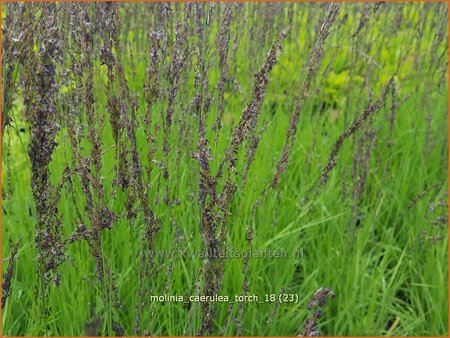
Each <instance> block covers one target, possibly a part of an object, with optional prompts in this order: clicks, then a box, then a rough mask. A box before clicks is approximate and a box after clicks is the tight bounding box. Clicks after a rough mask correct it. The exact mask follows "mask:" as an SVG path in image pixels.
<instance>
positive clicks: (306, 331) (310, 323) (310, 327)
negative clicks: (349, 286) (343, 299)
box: [299, 288, 334, 337]
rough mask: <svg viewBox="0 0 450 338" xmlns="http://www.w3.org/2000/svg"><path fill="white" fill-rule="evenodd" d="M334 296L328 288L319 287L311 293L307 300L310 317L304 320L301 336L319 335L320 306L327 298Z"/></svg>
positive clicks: (321, 314)
mask: <svg viewBox="0 0 450 338" xmlns="http://www.w3.org/2000/svg"><path fill="white" fill-rule="evenodd" d="M332 297H334V292H333V290H331V289H328V288H319V289H317V290H316V291H315V292H314V294H313V295H312V297H311V299H310V300H309V302H308V310H310V311H312V315H311V317H310V318H308V319H306V320H305V323H304V324H303V325H304V326H303V331H302V333H301V334H300V335H299V336H301V337H316V336H320V331H319V320H320V318H322V316H323V313H322V307H323V306H324V305H325V304H326V302H327V300H328V298H332Z"/></svg>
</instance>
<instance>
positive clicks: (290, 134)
mask: <svg viewBox="0 0 450 338" xmlns="http://www.w3.org/2000/svg"><path fill="white" fill-rule="evenodd" d="M340 8H341V4H340V3H339V2H336V3H332V4H331V5H330V7H329V9H328V13H327V15H326V17H325V19H324V20H323V22H322V25H321V27H320V30H319V33H318V37H317V41H316V44H315V47H314V49H313V50H312V52H311V54H310V57H309V61H308V68H307V70H306V77H305V79H304V80H303V84H302V87H301V89H300V93H299V95H298V96H297V97H296V98H295V101H294V102H295V110H294V112H293V113H292V114H291V116H290V119H289V125H288V129H287V131H286V138H285V142H284V146H283V150H282V152H281V156H280V159H279V161H278V164H277V171H276V173H275V175H274V177H273V178H272V183H271V186H272V188H275V187H276V186H278V183H279V181H280V178H281V176H282V175H283V174H284V172H285V171H286V169H287V165H288V162H289V156H290V152H291V148H292V147H293V145H294V142H295V139H296V135H297V125H298V121H299V119H300V114H301V111H302V109H303V104H304V101H305V99H306V96H307V95H308V92H309V90H310V87H311V85H312V83H313V81H314V79H315V77H316V74H317V71H318V68H319V66H320V63H321V61H322V57H323V48H324V44H325V41H326V39H327V37H328V35H329V34H330V30H331V27H332V26H333V24H334V22H335V21H336V18H337V16H338V15H339V11H340Z"/></svg>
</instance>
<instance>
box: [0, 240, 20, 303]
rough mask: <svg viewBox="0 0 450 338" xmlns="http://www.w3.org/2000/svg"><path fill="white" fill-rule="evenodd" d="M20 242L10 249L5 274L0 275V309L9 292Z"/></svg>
mask: <svg viewBox="0 0 450 338" xmlns="http://www.w3.org/2000/svg"><path fill="white" fill-rule="evenodd" d="M19 245H20V242H17V243H16V244H15V245H14V247H13V248H12V250H11V255H10V256H9V259H8V268H7V269H6V274H5V275H4V276H3V277H2V279H3V282H2V309H4V308H5V305H6V299H7V298H8V297H9V295H10V293H11V282H12V278H13V274H14V267H15V264H16V261H17V259H18V252H19Z"/></svg>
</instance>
